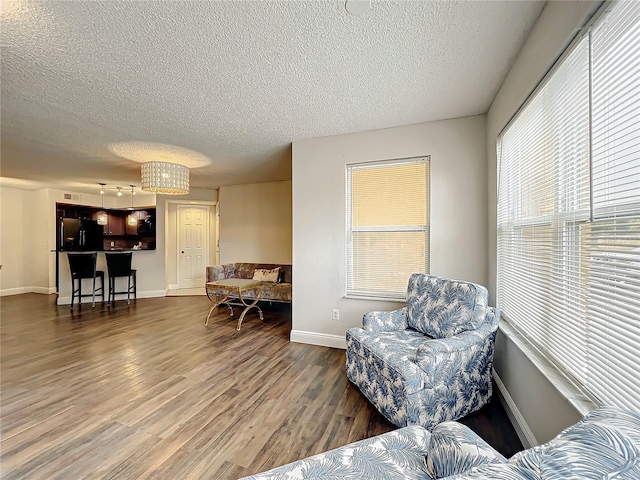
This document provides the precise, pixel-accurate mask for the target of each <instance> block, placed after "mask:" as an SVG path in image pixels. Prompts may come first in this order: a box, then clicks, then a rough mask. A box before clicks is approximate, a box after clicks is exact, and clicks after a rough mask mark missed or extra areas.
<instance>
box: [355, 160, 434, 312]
mask: <svg viewBox="0 0 640 480" xmlns="http://www.w3.org/2000/svg"><path fill="white" fill-rule="evenodd" d="M415 163H424V164H425V168H426V170H425V175H426V192H425V194H426V203H427V205H426V209H427V218H426V224H425V225H376V226H360V227H354V226H353V219H352V215H353V195H352V174H353V171H354V170H365V169H370V168H371V169H373V168H384V167H393V166H399V165H410V164H415ZM430 197H431V156H430V155H423V156H418V157H404V158H396V159H389V160H379V161H373V162H358V163H348V164H346V166H345V206H346V208H345V211H346V218H345V264H346V275H345V295H344V298H354V299H364V300H383V301H405V300H406V287H405V289H404V290H403V291H402V292H400V291H398V292H395V291H390V290H386V291H385V290H375V291H374V290H367V289H357V288H354V286H353V284H352V283H351V282H352V281H353V277H354V274H353V271H354V270H353V269H354V255H353V236H354V235H353V234H354V233H358V232H381V233H385V232H388V233H400V232H423V233H424V236H425V251H424V260H425V262H424V263H425V269H424V272H420V273H429V266H430V223H431V222H430V215H431V214H430V206H431V199H430ZM407 281H408V278H407Z"/></svg>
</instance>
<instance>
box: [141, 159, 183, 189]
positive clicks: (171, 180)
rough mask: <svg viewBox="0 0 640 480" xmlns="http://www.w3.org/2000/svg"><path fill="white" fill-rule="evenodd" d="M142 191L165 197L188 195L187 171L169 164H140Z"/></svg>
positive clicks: (175, 164)
mask: <svg viewBox="0 0 640 480" xmlns="http://www.w3.org/2000/svg"><path fill="white" fill-rule="evenodd" d="M141 170H142V190H145V191H147V192H154V193H163V194H165V195H185V194H187V193H189V169H188V168H187V167H185V166H184V165H178V164H177V163H169V162H146V163H143V164H142V169H141Z"/></svg>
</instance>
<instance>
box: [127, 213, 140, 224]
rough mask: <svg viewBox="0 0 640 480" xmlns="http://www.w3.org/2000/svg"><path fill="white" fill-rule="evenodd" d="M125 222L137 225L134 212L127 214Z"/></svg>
mask: <svg viewBox="0 0 640 480" xmlns="http://www.w3.org/2000/svg"><path fill="white" fill-rule="evenodd" d="M127 223H128V224H129V225H137V224H138V217H136V215H135V214H134V213H131V214H129V215H127Z"/></svg>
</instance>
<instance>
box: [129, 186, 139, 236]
mask: <svg viewBox="0 0 640 480" xmlns="http://www.w3.org/2000/svg"><path fill="white" fill-rule="evenodd" d="M129 186H130V187H131V210H132V211H131V213H130V214H129V215H128V216H127V224H129V225H131V226H133V225H137V224H138V216H137V215H136V214H135V212H134V211H133V196H134V195H135V194H136V191H135V188H136V186H135V185H129Z"/></svg>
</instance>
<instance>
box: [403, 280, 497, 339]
mask: <svg viewBox="0 0 640 480" xmlns="http://www.w3.org/2000/svg"><path fill="white" fill-rule="evenodd" d="M488 296H489V294H488V292H487V289H486V288H485V287H483V286H481V285H477V284H475V283H469V282H463V281H459V280H449V279H445V278H440V277H436V276H433V275H424V274H418V273H414V274H413V275H411V277H410V278H409V285H408V287H407V324H408V325H409V327H411V328H413V329H415V330H417V331H419V332H422V333H424V334H426V335H429V336H431V337H433V338H446V337H451V336H453V335H458V334H459V333H462V332H465V331H467V330H474V329H477V328H478V327H479V326H480V325H481V324H482V323H483V321H484V317H485V313H486V309H487V300H488Z"/></svg>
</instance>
